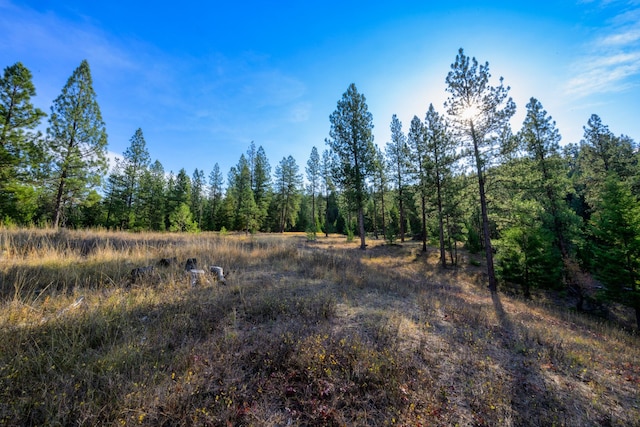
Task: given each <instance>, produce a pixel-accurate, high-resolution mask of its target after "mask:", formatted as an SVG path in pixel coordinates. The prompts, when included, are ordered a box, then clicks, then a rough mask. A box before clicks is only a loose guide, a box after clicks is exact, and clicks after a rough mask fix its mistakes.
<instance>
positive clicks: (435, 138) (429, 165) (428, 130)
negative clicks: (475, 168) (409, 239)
mask: <svg viewBox="0 0 640 427" xmlns="http://www.w3.org/2000/svg"><path fill="white" fill-rule="evenodd" d="M423 132H424V133H423V137H424V142H425V147H424V149H425V159H424V160H425V166H424V169H425V171H426V174H427V176H426V178H427V182H426V184H427V187H429V188H431V189H432V191H431V194H432V197H431V199H432V200H433V204H434V205H435V208H436V215H437V220H438V237H439V242H440V264H441V265H442V266H443V267H446V265H447V257H446V253H445V234H446V233H445V231H446V227H445V211H447V208H446V206H445V205H446V204H447V198H446V197H445V193H446V187H447V186H448V185H449V184H450V181H451V177H452V174H453V164H454V163H455V162H456V160H457V155H456V143H457V141H456V140H455V139H454V138H453V136H452V135H451V132H450V131H449V129H448V127H447V124H446V122H445V120H444V118H443V117H442V116H440V115H439V114H438V112H437V111H436V110H435V108H433V104H429V110H428V111H427V114H426V116H425V119H424V127H423ZM433 189H435V193H434V192H433Z"/></svg>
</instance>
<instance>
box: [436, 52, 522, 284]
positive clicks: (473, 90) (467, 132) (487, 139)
mask: <svg viewBox="0 0 640 427" xmlns="http://www.w3.org/2000/svg"><path fill="white" fill-rule="evenodd" d="M490 77H491V74H490V73H489V63H488V62H486V63H485V64H484V65H478V61H477V60H476V59H475V58H469V57H468V56H466V55H465V54H464V51H463V49H462V48H461V49H460V50H459V51H458V55H457V56H456V61H455V62H454V63H453V64H452V65H451V71H450V72H449V74H448V75H447V78H446V83H447V92H449V94H450V97H449V98H448V99H447V102H446V103H445V106H446V107H447V112H448V114H449V115H450V116H451V118H452V123H453V125H454V126H455V128H456V130H457V131H458V133H459V135H460V136H461V137H462V138H464V139H465V140H466V141H467V142H468V143H469V144H470V150H469V152H470V153H471V156H472V161H473V163H474V166H475V169H476V172H477V179H478V193H479V196H480V211H481V217H482V234H483V243H484V249H485V255H486V260H487V274H488V276H489V289H490V290H491V292H496V290H497V281H496V275H495V270H494V265H493V249H492V247H491V234H490V224H489V215H488V211H487V198H486V189H485V180H486V177H485V170H486V167H487V165H488V164H489V162H490V161H491V160H492V155H494V153H492V148H493V147H492V144H493V142H494V141H495V140H496V138H495V136H496V134H497V133H499V132H501V131H502V129H503V128H504V126H505V125H506V124H507V123H508V121H509V119H510V118H511V116H513V114H514V113H515V109H516V106H515V103H514V102H513V100H512V99H511V98H509V97H508V95H509V87H505V86H503V79H502V77H501V78H500V85H499V86H491V85H490V83H489V78H490Z"/></svg>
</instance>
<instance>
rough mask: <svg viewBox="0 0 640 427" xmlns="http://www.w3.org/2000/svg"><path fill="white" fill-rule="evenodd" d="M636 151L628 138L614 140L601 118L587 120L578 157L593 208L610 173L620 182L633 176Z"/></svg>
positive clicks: (582, 177)
mask: <svg viewBox="0 0 640 427" xmlns="http://www.w3.org/2000/svg"><path fill="white" fill-rule="evenodd" d="M635 150H636V147H635V144H634V143H633V141H632V140H631V139H629V138H627V137H616V136H615V135H614V134H613V133H612V132H611V131H610V130H609V128H608V126H606V125H604V124H603V123H602V120H601V119H600V117H598V116H597V115H595V114H593V115H592V116H591V117H590V118H589V121H588V122H587V126H585V127H584V139H583V140H582V141H580V151H579V157H578V168H579V180H580V183H581V184H582V185H583V188H584V190H585V195H584V196H585V199H586V201H587V203H588V204H589V205H591V206H593V205H594V204H595V203H596V202H597V200H598V199H599V197H600V196H599V192H600V191H601V189H602V185H603V184H604V182H605V181H606V179H607V178H608V177H609V174H615V175H616V176H617V177H618V179H620V180H628V179H631V178H632V177H633V176H634V173H635V172H636V164H637V157H636V156H635Z"/></svg>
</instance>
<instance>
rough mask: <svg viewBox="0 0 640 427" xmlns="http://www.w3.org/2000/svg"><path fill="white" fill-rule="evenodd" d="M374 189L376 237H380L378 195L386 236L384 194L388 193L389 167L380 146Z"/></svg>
mask: <svg viewBox="0 0 640 427" xmlns="http://www.w3.org/2000/svg"><path fill="white" fill-rule="evenodd" d="M373 170H374V172H373V190H372V195H373V202H374V203H373V206H374V209H373V227H374V233H375V237H376V239H377V238H378V234H377V220H376V215H377V213H376V210H377V206H376V205H377V203H376V200H377V198H378V197H377V195H380V203H379V205H380V221H381V224H380V228H381V230H382V235H383V236H384V237H386V235H387V217H386V210H387V207H386V203H385V199H384V196H385V194H386V193H387V181H388V178H387V168H386V162H385V155H384V154H383V153H382V150H380V148H378V147H376V156H375V160H374V166H373Z"/></svg>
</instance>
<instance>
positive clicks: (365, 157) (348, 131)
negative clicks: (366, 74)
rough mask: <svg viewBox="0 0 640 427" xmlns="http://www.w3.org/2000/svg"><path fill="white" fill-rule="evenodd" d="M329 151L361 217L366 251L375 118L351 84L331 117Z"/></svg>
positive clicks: (349, 198)
mask: <svg viewBox="0 0 640 427" xmlns="http://www.w3.org/2000/svg"><path fill="white" fill-rule="evenodd" d="M329 119H330V121H331V130H330V132H329V135H330V137H331V139H330V140H328V144H329V147H330V148H331V150H332V151H333V152H334V153H335V154H336V156H337V158H338V161H339V163H338V168H337V171H338V173H336V174H335V175H334V178H335V180H336V182H338V183H340V185H341V186H342V188H343V189H344V191H345V195H346V197H347V200H348V201H349V202H350V205H351V206H352V207H353V209H354V210H355V211H356V212H357V214H358V230H359V234H360V249H366V247H367V245H366V243H365V229H364V208H365V203H366V201H367V178H368V177H369V176H370V175H371V173H372V170H373V159H374V156H375V149H374V145H373V133H372V129H373V117H372V115H371V113H370V112H369V110H368V107H367V103H366V99H365V97H364V95H362V94H360V93H358V90H357V89H356V85H355V84H353V83H352V84H351V85H350V86H349V88H348V89H347V91H346V92H345V93H344V94H343V95H342V99H341V100H340V101H338V106H337V108H336V110H335V111H334V112H333V113H332V114H331V116H330V118H329Z"/></svg>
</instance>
